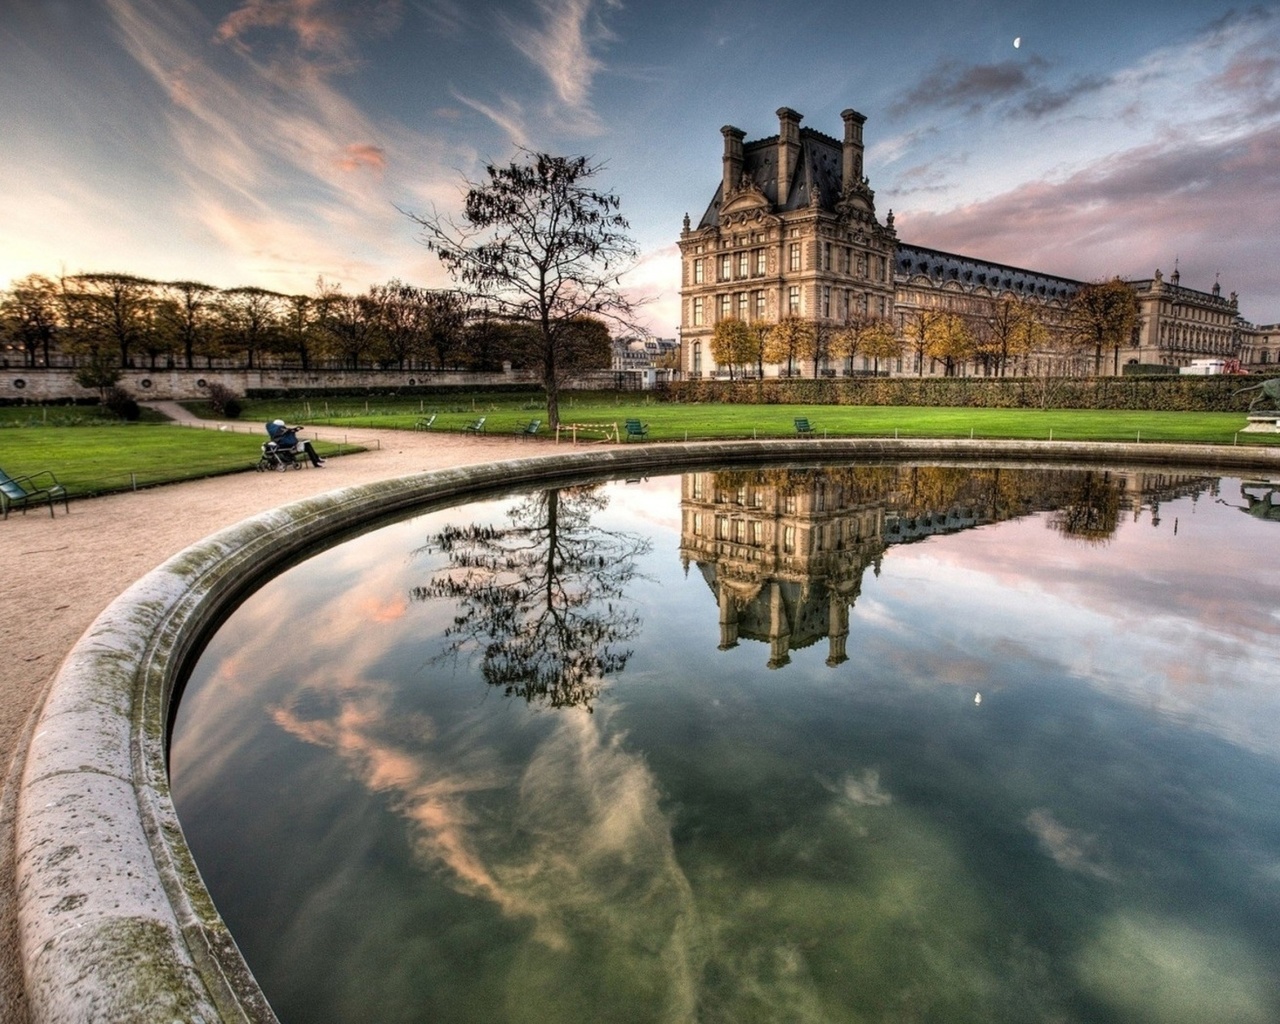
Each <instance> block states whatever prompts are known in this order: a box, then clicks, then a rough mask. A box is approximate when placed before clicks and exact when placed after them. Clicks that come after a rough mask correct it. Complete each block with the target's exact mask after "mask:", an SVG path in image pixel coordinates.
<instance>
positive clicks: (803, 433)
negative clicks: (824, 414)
mask: <svg viewBox="0 0 1280 1024" xmlns="http://www.w3.org/2000/svg"><path fill="white" fill-rule="evenodd" d="M816 433H817V431H815V430H814V428H813V424H811V423H810V422H809V421H808V420H807V419H804V418H803V417H797V418H796V434H797V435H799V436H800V437H812V436H813V435H814V434H816Z"/></svg>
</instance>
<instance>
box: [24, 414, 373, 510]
mask: <svg viewBox="0 0 1280 1024" xmlns="http://www.w3.org/2000/svg"><path fill="white" fill-rule="evenodd" d="M265 437H266V434H265V433H264V434H263V435H262V437H259V436H258V435H257V434H256V433H255V434H247V433H234V432H231V431H226V432H223V431H219V430H192V429H190V428H189V427H177V426H173V425H171V424H169V425H164V424H157V425H152V424H140V423H134V424H117V425H115V426H71V427H20V428H12V427H9V428H3V429H0V469H3V470H4V471H5V472H6V473H8V474H9V475H10V476H23V475H26V474H31V473H38V472H40V471H41V470H51V471H52V472H53V474H54V475H55V476H56V477H57V478H58V482H59V483H61V484H62V485H63V486H65V487H66V488H67V490H68V492H69V493H70V494H72V495H73V496H76V495H80V496H83V495H87V494H103V493H106V492H109V491H125V490H131V489H134V488H137V487H149V486H152V485H154V484H162V483H172V482H173V481H176V480H190V479H194V478H196V477H205V476H217V475H219V474H221V473H237V472H242V471H244V470H246V469H249V468H251V467H253V466H256V465H257V462H258V457H259V455H260V454H261V452H262V442H263V440H264V439H265ZM316 449H317V451H319V452H320V453H321V454H322V455H326V456H327V455H329V454H333V453H334V452H335V451H337V447H336V446H334V445H326V444H325V443H323V442H317V444H316ZM348 450H349V449H348Z"/></svg>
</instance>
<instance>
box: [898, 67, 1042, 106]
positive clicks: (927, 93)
mask: <svg viewBox="0 0 1280 1024" xmlns="http://www.w3.org/2000/svg"><path fill="white" fill-rule="evenodd" d="M1048 66H1049V65H1048V62H1047V61H1045V60H1044V59H1043V58H1042V57H1032V58H1031V59H1030V60H1027V61H1002V62H1000V63H999V64H962V63H960V62H959V61H954V60H944V61H941V62H939V63H938V64H937V65H936V66H935V67H934V68H933V70H932V71H930V72H929V73H928V74H927V75H925V77H924V78H923V79H922V80H921V81H920V82H919V83H918V84H917V85H916V87H915V88H914V89H911V90H910V91H909V92H908V93H907V94H906V96H904V97H903V98H902V99H901V100H899V101H898V102H896V103H895V104H893V106H891V107H890V108H889V112H890V113H891V114H894V115H895V116H897V115H902V114H905V113H907V112H908V111H911V110H915V109H917V108H920V107H925V108H934V109H942V110H946V109H960V110H964V111H965V112H966V113H971V114H972V113H977V112H978V111H980V110H982V109H984V108H985V107H988V106H990V105H991V104H993V103H996V102H998V101H1000V100H1005V99H1009V98H1010V97H1012V96H1015V95H1018V94H1020V93H1026V92H1028V91H1029V90H1031V89H1032V88H1033V87H1034V86H1035V84H1036V81H1035V73H1036V72H1040V71H1042V70H1043V69H1045V68H1047V67H1048Z"/></svg>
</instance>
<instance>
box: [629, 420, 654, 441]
mask: <svg viewBox="0 0 1280 1024" xmlns="http://www.w3.org/2000/svg"><path fill="white" fill-rule="evenodd" d="M626 427H627V440H628V441H631V440H633V439H634V440H641V441H643V440H644V439H645V438H646V437H648V436H649V424H647V423H641V422H640V421H639V420H627V423H626Z"/></svg>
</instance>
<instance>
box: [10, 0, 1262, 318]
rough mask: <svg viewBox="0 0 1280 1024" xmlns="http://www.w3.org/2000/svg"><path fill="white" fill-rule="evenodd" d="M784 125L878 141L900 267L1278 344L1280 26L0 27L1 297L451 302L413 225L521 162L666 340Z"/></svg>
mask: <svg viewBox="0 0 1280 1024" xmlns="http://www.w3.org/2000/svg"><path fill="white" fill-rule="evenodd" d="M784 106H786V107H791V108H792V109H794V110H796V111H799V112H800V113H801V114H803V115H804V121H803V124H804V126H806V127H810V128H813V129H816V130H818V131H821V132H824V133H826V134H828V135H832V136H835V137H836V138H839V137H841V136H842V134H843V126H842V122H841V119H840V111H841V110H843V109H845V108H847V107H852V108H854V109H856V110H858V111H860V112H861V113H863V114H864V115H866V117H867V123H866V127H865V129H864V133H865V142H866V146H867V151H866V166H865V169H866V173H867V175H868V176H869V178H870V183H871V187H872V188H873V189H874V190H875V193H876V207H877V212H878V214H879V216H880V219H881V220H882V221H883V219H884V217H885V215H886V214H887V212H888V211H889V210H890V209H892V210H893V211H894V215H895V222H896V227H897V230H898V236H899V239H900V240H901V241H903V242H906V243H910V244H914V245H921V246H928V247H932V248H937V249H943V250H947V251H951V252H960V253H964V254H966V255H970V256H974V257H977V258H980V259H986V260H993V261H996V262H1001V263H1007V264H1011V265H1013V266H1018V267H1024V268H1028V269H1032V270H1038V271H1043V272H1047V273H1053V274H1060V275H1064V276H1067V277H1073V278H1076V279H1079V280H1101V279H1104V278H1109V277H1112V276H1115V275H1120V276H1122V277H1150V276H1151V274H1152V273H1153V272H1154V271H1155V270H1156V269H1157V268H1159V269H1161V270H1162V271H1163V272H1164V274H1165V276H1166V277H1167V276H1168V275H1169V274H1170V273H1171V272H1172V271H1173V269H1174V267H1175V265H1176V266H1177V267H1178V269H1179V270H1180V272H1181V275H1182V283H1183V284H1184V285H1187V286H1190V287H1193V288H1200V289H1203V290H1206V291H1207V290H1209V289H1210V288H1211V287H1212V286H1213V284H1214V282H1215V281H1218V282H1220V284H1221V286H1222V292H1223V294H1224V295H1228V294H1230V293H1231V292H1238V293H1239V295H1240V312H1241V314H1242V315H1243V316H1244V317H1245V318H1247V319H1248V320H1251V321H1253V322H1254V323H1258V324H1272V323H1276V322H1278V321H1280V273H1278V272H1277V271H1278V262H1277V259H1276V255H1277V250H1278V249H1280V241H1278V240H1280V3H1270V4H1265V3H1264V4H1256V5H1248V6H1234V5H1231V4H1219V3H1215V2H1213V0H1199V2H1194V3H1192V2H1184V0H1163V2H1161V3H1158V4H1157V3H1153V2H1148V0H1134V2H1127V3H1115V2H1113V0H1106V2H1103V0H1078V2H1076V3H1073V4H1061V3H1057V2H1052V3H1041V2H1026V0H1023V2H1014V0H996V2H993V0H986V2H979V0H951V2H924V0H901V2H898V3H896V4H884V3H862V2H858V0H853V2H851V0H809V2H806V3H803V4H795V5H780V4H777V3H764V2H757V0H732V2H730V0H707V2H703V3H699V4H689V3H686V2H684V0H648V2H642V0H504V2H486V0H0V140H3V145H2V146H0V287H2V286H4V285H6V284H7V283H8V282H10V281H12V280H14V279H16V278H19V277H22V276H25V275H27V274H30V273H41V274H46V275H49V276H57V275H58V274H60V273H63V272H67V273H75V272H79V271H108V270H110V271H123V272H127V273H133V274H138V275H141V276H145V277H151V278H155V279H158V280H179V279H194V280H200V281H205V282H207V283H209V284H212V285H215V286H218V287H235V286H239V285H257V286H260V287H264V288H271V289H275V290H278V291H284V292H290V293H298V292H310V291H312V290H313V289H314V288H315V285H316V282H317V280H318V279H320V278H323V279H324V280H325V281H327V282H330V283H338V284H341V285H342V286H343V287H344V288H346V289H347V290H349V291H363V290H364V289H365V288H367V287H368V286H369V285H371V284H374V283H381V282H385V281H388V280H390V279H392V278H399V279H401V280H404V281H407V282H410V283H413V284H419V285H424V286H428V287H447V286H448V285H449V284H450V281H449V279H448V277H447V275H445V273H444V272H443V270H442V268H441V267H440V266H439V264H438V263H436V261H435V259H434V257H433V256H432V255H431V254H430V252H428V250H427V249H426V248H425V246H423V245H422V244H421V239H420V234H419V229H418V228H417V227H416V226H415V224H414V223H413V221H412V220H411V219H410V218H409V217H408V216H406V213H405V211H409V212H414V213H419V214H430V213H432V212H433V211H438V212H441V213H449V212H456V211H457V210H458V209H459V208H460V206H461V196H462V192H463V190H464V188H465V183H466V181H467V180H472V181H476V180H481V179H483V177H484V169H485V166H486V164H488V163H490V162H496V163H505V162H507V161H509V160H511V159H513V158H517V157H518V156H519V155H520V149H521V148H523V149H525V150H532V151H543V152H550V153H556V154H564V155H577V154H585V155H587V156H590V157H591V158H592V159H593V160H594V161H596V162H597V163H599V164H600V165H602V170H601V172H600V175H599V178H598V179H597V180H598V183H599V184H600V185H601V186H603V187H604V188H607V189H609V190H612V191H613V192H615V193H616V194H617V195H618V196H619V197H620V199H621V202H622V212H623V214H624V215H625V216H626V217H627V219H628V221H629V222H630V225H631V234H632V236H633V237H634V239H635V240H636V242H637V243H638V246H639V249H640V252H641V258H640V261H639V263H638V265H637V266H636V267H635V269H634V270H633V271H632V272H631V273H630V274H629V275H628V276H627V278H626V279H625V280H624V283H625V284H626V285H627V287H628V289H629V290H630V291H631V292H632V293H633V294H634V295H635V296H636V297H642V298H645V299H647V300H648V301H647V304H646V305H645V307H644V310H643V316H644V321H645V325H646V326H647V327H648V328H649V329H650V330H651V331H652V332H653V333H655V334H657V335H659V336H661V337H674V336H675V334H676V325H677V323H678V320H679V313H678V309H679V306H678V289H679V254H678V250H677V248H676V242H677V239H678V238H679V234H680V229H681V220H682V218H683V216H684V214H685V213H688V214H689V215H690V216H691V217H692V218H693V220H694V222H695V223H696V222H697V220H698V218H699V217H700V215H701V213H702V211H703V210H704V209H705V208H706V206H707V204H708V203H709V202H710V200H711V198H712V195H713V194H714V192H715V188H716V186H717V184H718V182H719V180H720V175H721V163H720V158H721V153H722V148H723V141H722V137H721V135H720V128H721V126H722V125H725V124H731V125H734V126H736V127H738V128H741V129H742V130H743V131H745V132H746V137H747V140H748V141H750V140H752V139H759V138H764V137H767V136H770V135H773V134H776V132H777V130H778V121H777V117H776V114H775V111H776V110H777V109H778V108H779V107H784ZM1175 261H1176V264H1175Z"/></svg>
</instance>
